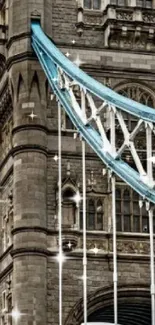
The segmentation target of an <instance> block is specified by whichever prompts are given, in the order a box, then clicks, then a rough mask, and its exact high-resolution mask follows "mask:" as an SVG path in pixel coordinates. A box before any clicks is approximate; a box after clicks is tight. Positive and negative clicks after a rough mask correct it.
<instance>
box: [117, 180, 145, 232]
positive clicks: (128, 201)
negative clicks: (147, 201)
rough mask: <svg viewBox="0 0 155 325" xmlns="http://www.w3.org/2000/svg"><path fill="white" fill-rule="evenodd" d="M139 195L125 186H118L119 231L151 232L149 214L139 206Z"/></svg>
mask: <svg viewBox="0 0 155 325" xmlns="http://www.w3.org/2000/svg"><path fill="white" fill-rule="evenodd" d="M139 200H140V197H139V195H138V194H137V193H136V192H134V191H133V190H132V189H131V188H127V187H126V186H125V185H123V184H122V185H117V186H116V217H117V231H124V232H145V233H148V232H149V219H148V212H147V211H146V208H145V205H143V207H142V208H140V206H139Z"/></svg>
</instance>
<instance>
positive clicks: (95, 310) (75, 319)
mask: <svg viewBox="0 0 155 325" xmlns="http://www.w3.org/2000/svg"><path fill="white" fill-rule="evenodd" d="M133 302H134V305H133ZM118 305H119V306H120V307H121V308H119V311H118V313H119V317H121V318H122V317H123V316H125V318H126V319H125V322H122V321H121V320H120V322H119V323H120V324H122V325H125V324H128V323H127V318H128V317H129V318H130V320H131V323H132V324H133V325H137V323H136V322H135V320H134V316H136V315H137V307H138V310H139V319H142V322H143V320H144V319H146V321H147V322H146V324H147V325H151V319H150V317H151V311H150V309H151V299H150V288H149V286H147V285H146V286H145V285H143V286H142V285H141V284H138V283H135V285H123V284H122V285H121V286H118ZM131 305H132V307H134V306H135V307H134V308H129V310H130V313H127V308H126V307H127V306H131ZM111 306H113V287H112V286H108V287H104V288H100V289H98V290H96V291H94V292H93V293H91V294H89V295H88V301H87V311H88V322H91V321H92V322H93V321H95V318H94V317H96V315H95V314H98V315H100V317H101V314H102V315H107V313H101V311H106V310H108V315H112V316H113V310H112V309H111ZM140 306H143V307H144V308H141V307H140ZM124 307H125V308H124ZM122 309H124V313H123V314H122ZM148 310H149V312H148ZM142 311H143V312H142ZM100 319H101V318H100ZM96 321H98V322H99V320H96ZM100 321H102V322H108V320H105V318H104V316H103V318H102V319H101V320H100ZM81 323H83V299H79V300H78V301H77V303H76V304H75V305H74V307H73V308H72V309H71V311H70V313H69V315H68V317H67V319H66V321H65V323H64V325H73V324H76V325H80V324H81ZM111 323H113V321H112V322H111ZM131 323H130V324H131Z"/></svg>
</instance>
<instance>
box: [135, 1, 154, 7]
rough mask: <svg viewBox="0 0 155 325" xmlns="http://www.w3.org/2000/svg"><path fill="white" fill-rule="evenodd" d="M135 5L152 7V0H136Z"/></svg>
mask: <svg viewBox="0 0 155 325" xmlns="http://www.w3.org/2000/svg"><path fill="white" fill-rule="evenodd" d="M136 5H137V7H142V8H152V5H153V1H152V0H137V1H136Z"/></svg>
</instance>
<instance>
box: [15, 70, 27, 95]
mask: <svg viewBox="0 0 155 325" xmlns="http://www.w3.org/2000/svg"><path fill="white" fill-rule="evenodd" d="M24 91H25V85H24V79H23V77H22V74H21V73H19V77H18V83H17V101H18V100H19V95H20V93H22V92H24Z"/></svg>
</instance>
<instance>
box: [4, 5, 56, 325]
mask: <svg viewBox="0 0 155 325" xmlns="http://www.w3.org/2000/svg"><path fill="white" fill-rule="evenodd" d="M47 3H48V9H49V6H50V3H52V1H51V2H49V1H48V0H45V1H44V0H35V1H32V0H31V1H30V0H27V1H19V0H12V1H11V2H10V7H9V42H8V68H9V82H10V89H11V92H12V99H13V122H14V126H13V148H14V153H13V157H14V175H13V177H14V181H13V200H14V202H13V204H14V229H13V251H12V258H13V297H12V298H13V307H14V308H18V310H19V311H20V312H21V313H22V314H23V315H21V318H20V320H19V321H18V323H15V322H13V324H16V325H19V324H20V325H30V324H37V325H46V324H47V321H46V317H47V308H46V304H47V300H46V299H47V297H46V271H47V265H46V264H47V244H46V227H47V225H46V170H47V161H46V160H47V131H46V78H45V76H44V72H43V71H42V68H41V66H40V64H39V63H38V61H37V59H36V58H34V54H33V51H32V49H31V40H30V17H31V14H32V13H34V12H35V13H36V14H37V15H40V17H41V22H42V24H43V27H44V14H45V11H46V8H45V7H46V4H47ZM48 15H51V11H50V10H48ZM46 19H47V20H51V18H50V17H49V19H48V17H47V15H46ZM31 113H33V114H32V115H31ZM30 115H31V116H30ZM33 115H34V116H33ZM34 302H35V303H34Z"/></svg>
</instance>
